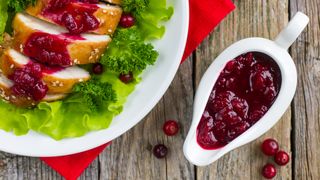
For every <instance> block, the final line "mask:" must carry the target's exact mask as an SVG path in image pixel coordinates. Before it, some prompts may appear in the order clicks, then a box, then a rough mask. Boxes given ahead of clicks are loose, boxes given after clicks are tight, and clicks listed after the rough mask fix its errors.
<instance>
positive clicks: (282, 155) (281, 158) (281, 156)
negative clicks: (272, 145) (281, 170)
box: [274, 151, 290, 166]
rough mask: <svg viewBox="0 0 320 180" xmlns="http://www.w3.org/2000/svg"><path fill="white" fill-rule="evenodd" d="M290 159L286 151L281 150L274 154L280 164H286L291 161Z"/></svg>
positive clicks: (275, 159)
mask: <svg viewBox="0 0 320 180" xmlns="http://www.w3.org/2000/svg"><path fill="white" fill-rule="evenodd" d="M289 159H290V157H289V154H288V153H286V152H284V151H279V152H277V153H276V155H275V156H274V161H275V162H276V163H277V164H278V165H280V166H284V165H286V164H287V163H288V162H289Z"/></svg>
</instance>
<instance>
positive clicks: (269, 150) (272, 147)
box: [261, 138, 279, 156]
mask: <svg viewBox="0 0 320 180" xmlns="http://www.w3.org/2000/svg"><path fill="white" fill-rule="evenodd" d="M261 150H262V152H263V153H264V154H265V155H267V156H273V155H275V154H276V153H277V152H278V150H279V145H278V142H277V141H276V140H274V139H271V138H269V139H266V140H264V141H263V143H262V144H261Z"/></svg>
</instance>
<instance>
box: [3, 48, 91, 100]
mask: <svg viewBox="0 0 320 180" xmlns="http://www.w3.org/2000/svg"><path fill="white" fill-rule="evenodd" d="M0 64H1V70H2V73H3V74H4V75H5V76H6V77H10V76H13V75H14V73H15V71H16V70H17V69H23V68H26V67H30V66H32V67H37V68H38V69H39V67H40V68H41V70H40V71H38V70H37V71H38V72H39V74H40V75H39V76H40V78H41V80H42V81H43V82H44V84H45V85H46V86H47V87H48V94H55V93H63V94H65V93H69V92H71V90H72V88H73V86H74V85H75V84H77V83H79V82H84V81H87V80H89V79H90V74H89V73H88V72H87V71H85V70H84V69H82V68H80V67H78V66H72V67H67V68H62V67H49V66H45V65H42V64H39V63H36V62H34V61H32V60H30V59H29V58H28V57H26V56H23V55H22V54H20V53H19V52H17V51H15V50H13V49H8V50H6V51H5V52H4V54H3V55H2V57H1V61H0ZM35 65H36V66H35ZM31 73H32V72H31ZM10 79H11V78H10Z"/></svg>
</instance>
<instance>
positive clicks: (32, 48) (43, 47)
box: [23, 32, 81, 66]
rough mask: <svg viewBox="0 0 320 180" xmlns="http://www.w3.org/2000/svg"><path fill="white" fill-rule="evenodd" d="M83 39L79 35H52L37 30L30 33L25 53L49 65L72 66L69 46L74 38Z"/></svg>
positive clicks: (24, 49)
mask: <svg viewBox="0 0 320 180" xmlns="http://www.w3.org/2000/svg"><path fill="white" fill-rule="evenodd" d="M76 38H77V39H81V37H79V36H77V37H74V36H68V35H65V34H61V35H51V34H47V33H43V32H36V33H33V34H32V35H30V37H29V39H28V40H27V41H26V43H25V46H24V48H23V52H24V54H25V55H27V56H29V57H31V58H33V59H35V60H37V61H39V62H41V63H45V64H48V65H60V66H70V65H71V62H72V61H71V59H70V56H69V53H68V50H67V46H68V45H69V44H70V42H72V41H73V40H76Z"/></svg>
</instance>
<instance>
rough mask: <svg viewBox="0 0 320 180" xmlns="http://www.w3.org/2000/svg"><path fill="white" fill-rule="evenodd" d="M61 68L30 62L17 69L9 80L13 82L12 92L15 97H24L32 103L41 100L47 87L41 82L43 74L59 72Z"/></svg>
mask: <svg viewBox="0 0 320 180" xmlns="http://www.w3.org/2000/svg"><path fill="white" fill-rule="evenodd" d="M61 69H62V68H61V67H48V66H43V65H42V64H39V63H36V62H32V61H30V62H29V63H28V64H26V65H25V66H24V67H23V68H17V69H15V71H14V72H13V74H12V75H10V76H9V78H10V79H11V80H12V81H13V82H14V85H13V86H12V87H11V89H12V92H13V93H14V94H15V95H17V96H24V97H29V98H31V99H33V100H34V101H40V100H42V99H43V98H44V97H45V96H46V94H47V92H48V87H47V85H46V84H44V82H43V81H42V80H41V78H42V75H43V73H47V74H51V73H54V72H57V71H60V70H61Z"/></svg>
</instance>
